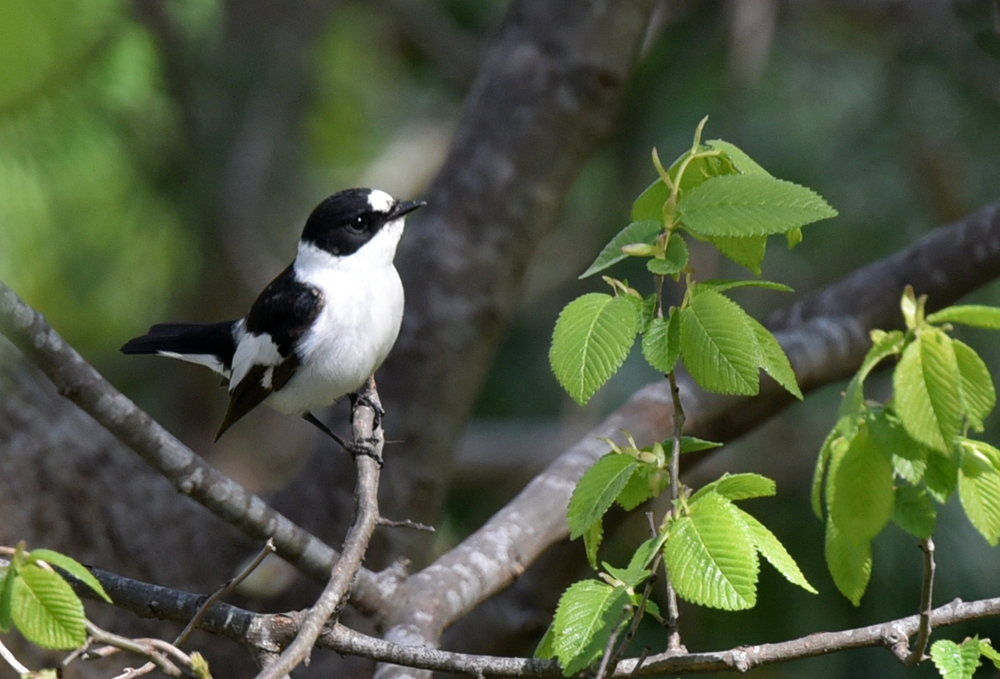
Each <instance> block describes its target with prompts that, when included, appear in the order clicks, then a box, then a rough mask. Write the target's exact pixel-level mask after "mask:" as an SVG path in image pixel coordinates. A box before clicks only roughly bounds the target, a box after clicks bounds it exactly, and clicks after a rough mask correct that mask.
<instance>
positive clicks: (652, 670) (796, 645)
mask: <svg viewBox="0 0 1000 679" xmlns="http://www.w3.org/2000/svg"><path fill="white" fill-rule="evenodd" d="M6 564H7V562H6V561H5V560H4V559H0V566H2V565H6ZM91 572H92V573H93V574H94V576H95V577H97V579H98V580H100V581H101V584H102V585H103V586H104V588H105V589H106V590H107V591H108V593H109V594H110V595H111V597H112V599H113V600H114V601H115V605H116V606H119V607H122V608H125V609H127V610H130V611H132V612H134V613H136V614H137V615H140V616H144V617H150V616H154V617H157V618H160V619H164V620H176V621H186V620H188V619H190V617H191V616H192V615H194V613H195V612H196V611H197V610H198V608H199V606H200V605H201V602H202V600H203V597H201V596H199V595H197V594H191V593H188V592H181V591H178V590H171V589H169V588H165V587H159V586H157V585H150V584H148V583H144V582H139V581H137V580H132V579H129V578H123V577H121V576H119V575H115V574H112V573H108V572H106V571H101V570H99V569H91ZM76 589H77V592H78V593H79V594H80V595H81V596H84V597H87V598H90V599H93V600H95V601H97V600H98V599H97V595H96V594H94V592H93V591H92V590H90V589H89V588H88V587H86V586H84V585H82V584H78V585H77V587H76ZM150 601H157V602H158V603H159V602H161V601H165V602H168V605H167V606H163V607H158V608H157V609H156V610H155V611H153V610H152V609H151V608H150V606H149V602H150ZM303 617H304V614H303V613H289V614H262V613H254V612H252V611H247V610H244V609H241V608H238V607H236V606H231V605H229V604H225V603H217V604H215V605H214V606H213V607H212V608H211V609H210V610H209V611H208V614H207V615H206V616H205V617H204V618H203V619H202V622H201V624H200V627H201V628H202V629H204V630H206V631H209V632H212V633H215V634H219V635H221V636H224V637H226V638H229V639H231V640H233V641H237V642H240V643H243V644H259V645H262V646H263V647H264V650H268V649H270V650H274V648H275V647H279V646H284V645H286V644H288V643H289V642H290V641H291V640H292V639H293V638H294V637H295V635H296V633H297V632H298V629H299V624H300V622H301V620H302V618H303ZM920 617H921V616H920V615H911V616H907V617H904V618H898V619H895V620H889V621H886V622H882V623H878V624H875V625H868V626H866V627H857V628H853V629H846V630H840V631H837V632H819V633H816V634H809V635H806V636H804V637H800V638H798V639H791V640H788V641H781V642H775V643H768V644H754V645H753V646H737V647H735V648H731V649H728V650H723V651H711V652H704V653H683V652H682V653H677V652H674V651H669V652H667V653H660V654H655V655H649V656H645V657H644V658H643V657H642V656H640V657H639V658H629V659H626V660H622V661H621V662H619V664H618V667H617V668H616V670H615V672H614V673H613V674H610V675H609V676H612V677H623V678H624V677H630V676H650V675H661V674H676V673H690V674H697V673H706V672H724V671H736V672H746V671H747V670H750V669H753V668H754V667H758V666H761V665H774V664H778V663H784V662H790V661H792V660H802V659H805V658H812V657H816V656H820V655H826V654H829V653H836V652H843V651H848V650H852V649H857V648H868V647H873V646H884V647H886V648H887V649H889V650H890V651H891V650H892V649H893V648H895V647H899V646H903V647H905V646H906V643H907V640H908V639H909V638H911V637H913V636H914V635H915V634H918V632H919V629H920V625H921V622H920ZM995 617H1000V597H997V598H992V599H981V600H978V601H968V602H966V601H961V600H960V599H956V600H954V601H952V602H951V603H948V604H945V605H944V606H939V607H938V608H935V609H933V610H931V611H929V618H930V623H931V626H932V627H934V628H938V627H946V626H949V625H956V624H959V623H963V622H971V621H974V620H982V619H985V618H995ZM317 647H318V648H324V649H328V650H332V651H335V652H337V653H344V654H355V655H360V656H363V657H366V658H371V659H373V660H378V661H380V662H386V663H393V664H398V665H402V666H406V667H412V668H420V669H425V670H433V671H442V672H455V673H460V674H467V675H470V676H479V677H482V676H490V677H523V678H526V679H530V678H549V677H552V678H555V677H561V676H562V670H561V669H560V668H559V666H558V664H557V663H556V662H554V661H550V660H539V659H536V658H505V657H498V656H491V655H472V654H467V653H454V652H450V651H442V650H439V649H435V648H425V647H419V646H407V645H402V644H396V643H393V642H390V641H386V640H383V639H377V638H375V637H371V636H368V635H366V634H362V633H360V632H357V631H355V630H352V629H349V628H347V627H345V626H344V625H341V624H339V623H338V624H336V625H333V626H332V627H330V628H328V629H327V630H326V631H325V632H324V633H323V634H322V635H321V636H320V637H319V639H318V640H317ZM897 656H898V654H897ZM640 660H642V663H641V666H640V667H639V668H638V669H636V666H637V665H638V664H639V661H640ZM900 660H902V661H905V654H904V657H902V658H900Z"/></svg>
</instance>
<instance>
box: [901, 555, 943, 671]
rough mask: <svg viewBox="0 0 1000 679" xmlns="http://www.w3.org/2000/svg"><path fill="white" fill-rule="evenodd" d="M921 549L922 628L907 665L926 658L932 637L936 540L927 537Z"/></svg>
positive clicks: (907, 659)
mask: <svg viewBox="0 0 1000 679" xmlns="http://www.w3.org/2000/svg"><path fill="white" fill-rule="evenodd" d="M920 551H921V552H923V553H924V584H923V587H922V588H921V592H920V629H919V630H918V631H917V640H916V641H915V642H914V644H913V651H911V652H910V653H909V657H907V658H906V664H907V665H916V664H917V663H919V662H920V661H922V660H923V659H924V654H925V653H926V651H927V642H929V641H930V639H931V611H932V607H933V606H934V571H935V570H937V566H936V565H935V563H934V540H933V539H932V538H925V539H923V540H921V541H920Z"/></svg>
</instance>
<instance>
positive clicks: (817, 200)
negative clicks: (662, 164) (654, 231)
mask: <svg viewBox="0 0 1000 679" xmlns="http://www.w3.org/2000/svg"><path fill="white" fill-rule="evenodd" d="M677 212H678V214H679V215H680V219H681V223H682V224H683V225H684V227H685V228H687V229H688V230H689V231H691V232H692V233H695V234H698V235H700V236H766V235H771V234H777V233H785V232H787V231H791V230H792V229H795V228H798V227H800V226H804V225H805V224H810V223H812V222H816V221H819V220H821V219H828V218H830V217H835V216H836V215H837V211H836V210H834V209H833V208H832V207H830V205H829V204H828V203H827V202H826V201H825V200H823V198H822V197H820V195H819V194H818V193H816V192H815V191H813V190H812V189H808V188H806V187H804V186H799V185H798V184H793V183H792V182H788V181H784V180H781V179H775V178H773V177H767V176H762V175H738V174H737V175H724V176H720V177H714V178H712V179H709V180H707V181H705V182H704V183H702V184H700V185H698V186H696V187H695V188H693V189H691V190H690V191H687V192H684V193H682V194H681V197H680V200H679V201H678V204H677Z"/></svg>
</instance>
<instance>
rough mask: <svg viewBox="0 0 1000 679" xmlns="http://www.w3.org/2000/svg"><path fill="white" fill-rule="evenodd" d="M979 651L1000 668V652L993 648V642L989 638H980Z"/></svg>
mask: <svg viewBox="0 0 1000 679" xmlns="http://www.w3.org/2000/svg"><path fill="white" fill-rule="evenodd" d="M979 652H980V653H981V654H982V655H983V657H985V658H988V659H989V660H990V661H992V663H993V666H994V667H996V668H997V669H1000V653H998V652H997V650H996V649H995V648H993V644H991V643H990V640H989V639H980V640H979Z"/></svg>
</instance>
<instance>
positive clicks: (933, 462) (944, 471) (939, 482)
mask: <svg viewBox="0 0 1000 679" xmlns="http://www.w3.org/2000/svg"><path fill="white" fill-rule="evenodd" d="M958 458H959V456H958V455H956V454H945V453H941V452H938V451H936V450H933V449H931V450H929V451H928V454H927V469H926V471H924V484H925V485H926V486H927V492H928V493H930V494H931V497H933V498H934V499H935V500H937V501H938V502H940V503H941V504H944V503H945V502H947V501H948V498H950V497H951V495H952V493H954V492H955V488H956V487H957V486H958V462H959V460H958Z"/></svg>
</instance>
